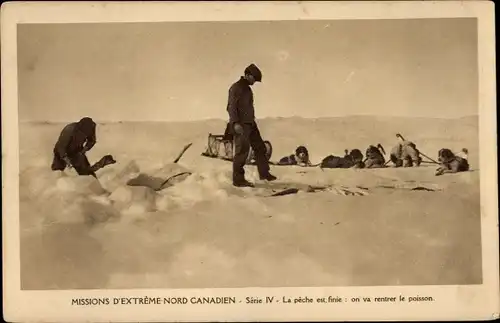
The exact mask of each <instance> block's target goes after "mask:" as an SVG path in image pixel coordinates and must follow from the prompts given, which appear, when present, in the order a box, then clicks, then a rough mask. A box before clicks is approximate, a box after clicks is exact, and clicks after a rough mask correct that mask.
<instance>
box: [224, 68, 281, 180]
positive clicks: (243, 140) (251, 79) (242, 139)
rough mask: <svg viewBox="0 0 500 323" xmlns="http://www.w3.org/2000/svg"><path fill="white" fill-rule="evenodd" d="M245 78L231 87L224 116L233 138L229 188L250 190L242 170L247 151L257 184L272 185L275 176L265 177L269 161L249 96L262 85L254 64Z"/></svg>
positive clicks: (248, 69) (247, 69) (251, 99)
mask: <svg viewBox="0 0 500 323" xmlns="http://www.w3.org/2000/svg"><path fill="white" fill-rule="evenodd" d="M244 74H245V75H244V76H242V77H241V78H240V79H239V80H238V81H237V82H235V83H234V84H233V85H231V87H230V89H229V98H228V104H227V112H228V114H229V129H228V130H229V131H231V132H232V134H233V138H234V148H235V149H234V150H235V151H234V156H233V185H234V186H237V187H251V186H253V184H252V183H250V182H248V181H247V180H246V179H245V170H244V168H243V167H244V166H245V163H246V160H247V157H248V152H249V150H250V147H252V149H253V151H254V153H255V162H256V164H257V169H258V171H259V176H260V179H261V180H267V181H273V180H275V179H276V177H275V176H273V175H271V174H270V173H269V161H268V160H267V158H266V151H267V150H266V146H265V144H264V140H263V139H262V137H261V135H260V132H259V128H258V127H257V123H256V122H255V110H254V104H253V103H254V101H253V92H252V89H251V88H250V86H252V85H253V84H255V82H261V81H262V73H261V71H260V70H259V68H258V67H257V66H255V65H254V64H251V65H249V66H248V67H247V68H246V69H245V73H244Z"/></svg>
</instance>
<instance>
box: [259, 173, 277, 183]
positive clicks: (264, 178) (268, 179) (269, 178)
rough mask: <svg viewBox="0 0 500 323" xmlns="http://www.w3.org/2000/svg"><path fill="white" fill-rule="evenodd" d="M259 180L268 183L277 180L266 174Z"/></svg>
mask: <svg viewBox="0 0 500 323" xmlns="http://www.w3.org/2000/svg"><path fill="white" fill-rule="evenodd" d="M260 179H261V180H265V181H269V182H272V181H275V180H276V179H277V177H276V176H274V175H271V173H267V174H265V175H261V176H260Z"/></svg>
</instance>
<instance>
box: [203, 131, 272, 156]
mask: <svg viewBox="0 0 500 323" xmlns="http://www.w3.org/2000/svg"><path fill="white" fill-rule="evenodd" d="M264 144H265V146H266V158H267V160H270V159H271V156H272V153H273V147H272V145H271V142H269V141H268V140H264ZM201 155H202V156H205V157H210V158H217V159H222V160H226V161H232V160H233V156H234V142H233V136H232V135H231V134H230V133H229V132H228V131H227V129H226V133H225V134H224V135H214V134H211V133H209V134H208V144H207V150H206V151H205V152H204V153H202V154H201ZM254 162H255V155H254V152H253V150H252V148H251V147H250V150H249V152H248V157H247V162H246V163H247V164H253V163H254Z"/></svg>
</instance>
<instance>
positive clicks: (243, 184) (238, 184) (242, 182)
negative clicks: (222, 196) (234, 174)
mask: <svg viewBox="0 0 500 323" xmlns="http://www.w3.org/2000/svg"><path fill="white" fill-rule="evenodd" d="M233 185H234V186H236V187H254V185H253V184H252V183H250V182H249V181H247V180H246V179H244V178H243V179H237V180H236V179H235V180H233Z"/></svg>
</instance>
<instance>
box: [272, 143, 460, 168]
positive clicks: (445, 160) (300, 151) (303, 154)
mask: <svg viewBox="0 0 500 323" xmlns="http://www.w3.org/2000/svg"><path fill="white" fill-rule="evenodd" d="M397 137H398V138H402V137H401V135H399V134H398V135H397ZM402 151H403V153H402ZM406 151H409V153H405V152H406ZM460 154H462V156H459V154H455V153H453V152H452V151H451V149H448V148H442V149H440V150H439V151H438V164H439V168H438V169H437V170H436V174H435V175H436V176H439V175H443V174H445V173H458V172H465V171H468V170H469V163H468V160H467V155H468V151H467V148H463V149H462V151H461V152H460ZM384 155H386V153H385V150H384V147H382V145H381V144H377V145H376V146H374V145H370V146H368V148H367V149H366V151H365V156H366V157H365V158H364V159H363V153H362V152H361V150H359V149H352V150H351V151H350V152H349V151H348V150H347V149H346V150H345V155H344V156H343V157H341V156H335V155H329V156H327V157H325V158H323V160H322V161H321V163H319V164H315V165H313V164H312V163H311V160H310V158H309V151H308V149H307V148H306V147H305V146H299V147H297V148H296V149H295V153H294V154H291V155H289V156H285V157H283V158H281V159H280V160H279V162H278V163H277V165H281V166H285V165H286V166H288V165H289V166H292V165H298V166H304V167H316V166H319V167H320V168H385V167H387V164H388V162H389V161H391V162H392V163H393V164H394V166H395V167H418V166H420V164H421V162H422V158H421V157H420V152H419V151H418V149H417V148H416V146H415V144H414V143H413V142H409V141H402V142H401V143H399V144H398V145H396V146H395V147H394V148H393V149H392V150H391V153H390V159H389V160H387V161H386V159H385V157H384Z"/></svg>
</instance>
